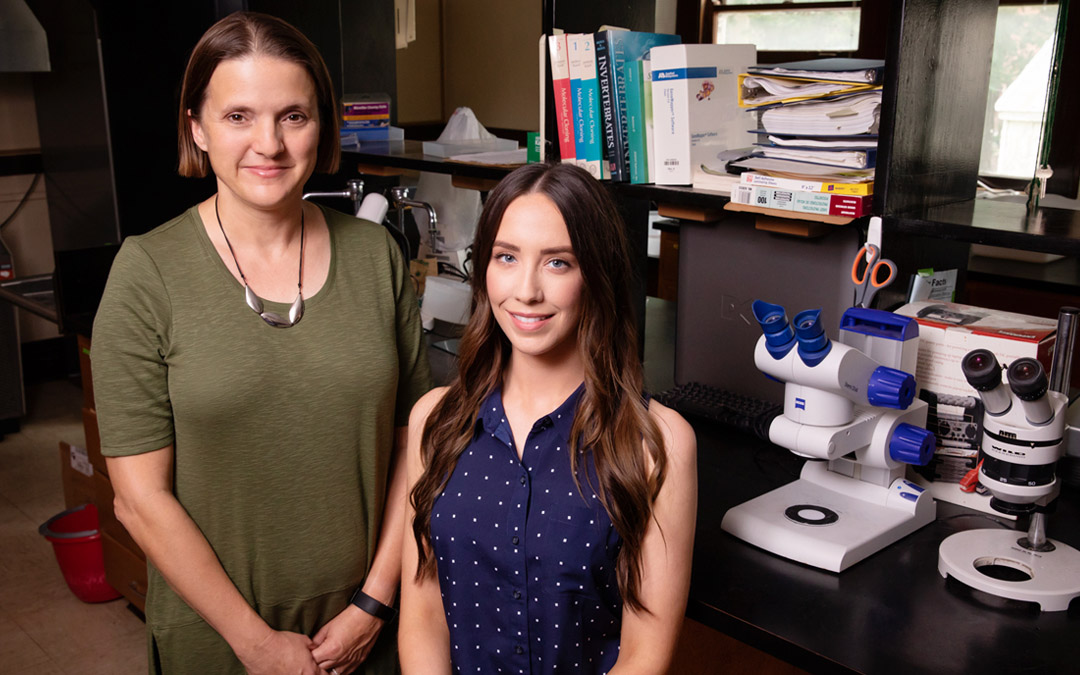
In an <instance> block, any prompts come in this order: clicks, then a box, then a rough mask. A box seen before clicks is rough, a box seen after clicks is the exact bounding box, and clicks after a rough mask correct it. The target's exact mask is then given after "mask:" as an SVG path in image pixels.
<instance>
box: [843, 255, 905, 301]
mask: <svg viewBox="0 0 1080 675" xmlns="http://www.w3.org/2000/svg"><path fill="white" fill-rule="evenodd" d="M864 262H865V266H863V265H862V264H861V263H864ZM860 267H861V268H862V273H861V274H860V272H859V269H860ZM882 269H885V270H886V272H887V274H886V275H885V278H884V279H882V278H881V270H882ZM895 278H896V263H894V262H893V261H891V260H889V259H888V258H882V257H881V249H879V248H878V247H877V246H874V245H873V244H869V243H868V244H863V247H862V248H861V249H859V252H858V253H856V254H855V262H854V263H852V265H851V281H852V282H853V283H854V284H855V306H856V307H869V306H870V301H871V300H873V299H874V295H875V294H876V293H877V292H878V291H880V290H881V289H882V288H885V287H886V286H888V285H889V284H891V283H892V282H893V279H895Z"/></svg>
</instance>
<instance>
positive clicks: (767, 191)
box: [731, 183, 874, 218]
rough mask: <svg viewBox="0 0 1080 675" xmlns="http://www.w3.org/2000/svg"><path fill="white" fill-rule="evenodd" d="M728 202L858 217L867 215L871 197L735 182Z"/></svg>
mask: <svg viewBox="0 0 1080 675" xmlns="http://www.w3.org/2000/svg"><path fill="white" fill-rule="evenodd" d="M731 201H733V202H735V203H736V204H744V205H746V206H757V207H761V208H766V209H777V210H780V211H794V212H797V213H814V214H818V215H822V216H844V217H848V218H860V217H862V216H868V215H870V211H871V209H872V208H873V202H874V196H873V195H840V194H828V193H822V192H805V191H802V190H786V189H783V188H772V187H757V186H754V185H746V184H743V183H739V184H738V185H737V186H736V187H735V189H734V190H732V191H731Z"/></svg>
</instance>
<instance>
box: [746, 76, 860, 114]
mask: <svg viewBox="0 0 1080 675" xmlns="http://www.w3.org/2000/svg"><path fill="white" fill-rule="evenodd" d="M876 88H877V87H874V86H873V85H870V84H852V83H851V82H829V81H823V80H811V79H807V78H796V77H765V76H761V75H748V74H743V75H740V76H739V105H740V106H741V107H743V108H753V107H755V106H763V105H770V104H776V103H794V102H796V101H806V100H810V99H820V98H822V97H826V96H838V95H843V94H854V93H858V92H863V91H869V90H872V89H876Z"/></svg>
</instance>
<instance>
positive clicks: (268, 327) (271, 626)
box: [92, 13, 430, 675]
mask: <svg viewBox="0 0 1080 675" xmlns="http://www.w3.org/2000/svg"><path fill="white" fill-rule="evenodd" d="M336 114H337V112H336V106H335V104H334V95H333V91H332V90H331V88H330V82H329V77H328V76H327V73H326V66H325V65H324V64H323V62H322V59H321V58H320V57H319V54H318V52H317V50H316V49H315V47H314V46H313V45H312V44H311V43H310V42H309V41H308V40H307V38H305V37H304V36H303V35H302V34H300V33H299V31H297V30H296V29H295V28H293V27H292V26H290V25H288V24H287V23H285V22H284V21H281V20H280V19H276V18H273V17H270V16H266V15H262V14H254V13H237V14H233V15H231V16H229V17H227V18H225V19H223V20H222V21H220V22H219V23H217V24H215V25H214V26H213V27H211V28H210V30H208V31H207V33H206V34H205V35H204V36H203V38H202V39H201V40H200V42H199V44H198V45H197V46H196V47H195V50H194V53H193V54H192V56H191V60H190V62H189V64H188V69H187V72H186V74H185V77H184V86H183V94H182V103H181V109H180V122H179V131H180V172H181V173H182V174H184V175H189V176H201V175H205V174H206V173H207V172H208V171H212V172H213V174H214V176H215V179H216V183H217V192H216V194H214V195H213V196H211V197H210V198H209V199H207V200H206V201H204V202H202V203H200V204H198V205H196V206H194V207H192V208H191V209H189V210H188V211H187V212H185V213H184V214H182V215H180V216H179V217H177V218H175V219H173V220H171V221H169V222H168V223H165V224H164V225H162V226H160V227H158V228H156V229H154V230H152V231H150V232H148V233H147V234H145V235H140V236H137V237H129V238H128V239H127V240H125V241H124V244H123V246H122V247H121V250H120V252H119V253H118V254H117V257H116V261H115V263H114V264H113V268H112V271H111V272H110V276H109V282H108V285H107V288H106V291H105V295H104V297H103V298H102V301H101V306H100V308H99V310H98V313H97V316H96V319H95V323H94V334H93V348H92V349H93V352H92V356H93V372H94V389H95V394H96V397H97V409H98V416H99V423H100V431H101V441H102V453H103V454H104V455H106V457H107V460H106V461H107V465H108V470H109V477H110V479H111V481H112V485H113V488H114V489H115V492H116V500H115V506H116V515H117V517H118V518H119V519H120V521H121V522H122V523H123V525H124V526H125V527H126V528H127V530H128V531H129V532H130V533H131V535H132V537H133V538H134V539H135V541H136V542H137V543H138V544H139V546H140V547H141V548H142V550H143V551H144V552H145V553H146V557H147V561H148V563H149V590H148V592H147V599H146V619H147V632H148V637H149V658H150V670H151V672H153V673H165V674H167V675H185V674H188V673H190V674H191V675H196V674H198V675H202V674H205V673H243V672H245V671H246V672H249V673H290V674H294V673H303V674H305V675H317V674H319V673H332V674H336V675H347V674H348V673H352V672H356V671H357V670H358V669H360V670H361V672H364V673H380V674H385V673H392V672H395V669H396V654H395V650H394V644H393V636H392V635H385V636H383V639H381V640H379V639H378V638H379V636H380V633H381V632H382V628H383V627H384V625H385V624H386V622H387V621H388V620H389V619H390V618H392V616H393V613H394V611H393V609H392V608H391V607H390V606H391V605H393V602H394V598H395V596H396V593H397V588H398V585H399V578H400V572H401V562H400V560H401V558H400V556H401V540H402V534H401V519H402V512H403V509H404V494H405V484H404V472H403V464H404V461H395V458H396V456H397V454H398V453H399V451H400V450H401V449H402V448H403V447H404V438H405V425H406V422H407V419H408V412H409V409H410V407H411V405H412V404H413V402H414V401H416V400H417V399H418V398H419V397H420V396H421V395H422V394H423V393H424V392H425V391H427V389H428V388H429V386H430V383H429V380H430V376H429V373H428V365H427V358H426V352H425V348H424V343H423V340H422V336H421V329H420V320H419V313H418V311H417V302H416V298H415V296H414V294H413V288H412V284H411V282H410V280H409V277H408V273H407V263H406V261H405V260H403V259H402V257H401V254H400V250H399V249H398V247H397V245H396V244H395V243H394V241H393V240H392V239H391V238H390V237H389V235H388V233H387V232H386V230H385V229H384V228H382V227H381V226H379V225H377V224H375V223H371V222H366V221H360V220H357V219H355V218H352V217H351V216H346V215H345V214H341V213H337V212H335V211H332V210H330V209H325V208H320V207H317V206H315V205H313V204H309V203H307V202H305V201H303V200H302V198H301V197H302V193H303V189H304V184H305V183H306V182H307V180H308V178H309V177H310V176H311V174H312V173H313V172H314V171H316V170H325V171H332V170H334V169H335V167H336V165H337V162H338V156H339V150H338V146H337V143H338V140H337V121H336V119H337V118H336Z"/></svg>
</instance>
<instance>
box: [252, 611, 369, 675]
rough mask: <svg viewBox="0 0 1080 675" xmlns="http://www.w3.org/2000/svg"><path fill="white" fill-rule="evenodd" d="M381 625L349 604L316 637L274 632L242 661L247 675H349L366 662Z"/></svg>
mask: <svg viewBox="0 0 1080 675" xmlns="http://www.w3.org/2000/svg"><path fill="white" fill-rule="evenodd" d="M383 623H384V622H383V620H382V619H377V618H375V617H373V616H371V615H370V614H368V613H367V612H365V611H363V610H361V609H360V608H359V607H356V606H355V605H352V604H350V605H348V606H347V607H346V608H345V609H343V610H342V611H341V612H340V613H339V614H338V615H337V616H335V617H334V618H333V619H331V620H330V621H329V622H328V623H327V624H326V625H325V626H323V627H322V628H321V629H319V632H318V633H316V634H315V637H313V638H309V637H308V636H306V635H301V634H300V633H290V632H288V631H273V632H272V633H270V635H269V636H267V638H266V639H265V640H263V642H262V644H261V645H259V647H257V648H256V649H255V650H254V655H253V656H252V657H251V658H250V659H241V660H242V661H243V663H244V667H245V668H246V669H247V672H248V673H250V675H277V674H278V673H281V674H286V673H287V674H288V675H295V674H297V673H300V674H302V675H323V674H324V673H328V674H329V675H334V674H335V673H336V675H349V673H352V672H353V671H355V670H356V669H357V668H358V667H359V666H360V664H362V663H363V662H364V660H365V659H367V656H368V654H369V653H370V652H371V648H372V646H373V645H374V644H375V639H376V638H377V637H378V636H379V631H381V630H382V627H383Z"/></svg>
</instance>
